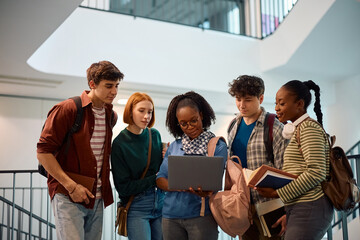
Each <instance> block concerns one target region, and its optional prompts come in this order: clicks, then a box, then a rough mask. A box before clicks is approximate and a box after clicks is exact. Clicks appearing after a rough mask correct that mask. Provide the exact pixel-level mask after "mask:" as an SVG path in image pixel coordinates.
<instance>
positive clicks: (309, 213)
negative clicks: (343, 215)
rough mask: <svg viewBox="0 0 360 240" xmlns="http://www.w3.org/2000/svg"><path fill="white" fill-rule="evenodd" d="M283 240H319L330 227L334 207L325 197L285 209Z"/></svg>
mask: <svg viewBox="0 0 360 240" xmlns="http://www.w3.org/2000/svg"><path fill="white" fill-rule="evenodd" d="M285 211H286V221H287V227H286V232H285V240H320V239H322V237H323V236H324V234H325V233H326V230H327V229H328V228H329V227H330V226H331V221H332V219H333V214H334V207H333V205H332V204H331V203H330V201H329V199H328V198H327V197H326V196H323V197H321V198H319V199H318V200H315V201H311V202H301V203H296V204H293V205H290V206H286V207H285Z"/></svg>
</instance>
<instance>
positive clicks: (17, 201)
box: [0, 170, 55, 240]
mask: <svg viewBox="0 0 360 240" xmlns="http://www.w3.org/2000/svg"><path fill="white" fill-rule="evenodd" d="M33 173H35V174H36V175H39V174H38V173H37V170H8V171H0V179H1V181H0V182H1V186H0V217H1V219H0V220H1V221H0V239H11V240H12V239H14V238H15V239H53V235H54V233H55V231H54V230H55V225H54V224H53V223H51V221H50V218H51V215H50V200H49V197H48V194H47V187H45V186H46V182H45V183H44V184H45V186H44V187H34V185H33V179H34V178H33ZM8 174H11V175H12V177H11V178H7V176H6V175H8ZM19 175H20V176H19ZM26 175H28V177H30V179H28V178H27V177H26ZM17 177H19V178H17ZM24 177H25V178H24ZM28 183H29V186H20V185H24V184H25V185H27V184H28ZM8 186H12V187H8ZM34 203H36V204H34Z"/></svg>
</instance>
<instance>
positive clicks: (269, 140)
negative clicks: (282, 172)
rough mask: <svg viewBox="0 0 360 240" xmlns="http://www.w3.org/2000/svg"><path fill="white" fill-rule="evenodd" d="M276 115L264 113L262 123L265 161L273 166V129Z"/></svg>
mask: <svg viewBox="0 0 360 240" xmlns="http://www.w3.org/2000/svg"><path fill="white" fill-rule="evenodd" d="M275 117H276V115H275V114H273V113H266V115H265V121H264V144H265V149H266V160H267V161H268V162H271V163H272V164H274V151H273V127H274V121H275Z"/></svg>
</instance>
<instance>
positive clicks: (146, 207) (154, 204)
mask: <svg viewBox="0 0 360 240" xmlns="http://www.w3.org/2000/svg"><path fill="white" fill-rule="evenodd" d="M163 202H164V193H163V191H162V190H160V189H155V188H151V189H148V190H146V191H145V192H143V193H140V194H138V195H136V196H135V198H134V201H133V202H132V204H131V205H130V209H129V213H128V218H127V230H128V238H129V240H161V239H162V230H161V217H162V215H161V212H162V206H163Z"/></svg>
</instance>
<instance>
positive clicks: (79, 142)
mask: <svg viewBox="0 0 360 240" xmlns="http://www.w3.org/2000/svg"><path fill="white" fill-rule="evenodd" d="M87 93H88V91H84V92H83V93H82V94H81V96H80V97H81V101H82V107H83V118H82V123H81V128H80V130H79V131H78V132H76V133H74V134H73V135H72V137H71V138H70V139H69V141H70V144H69V150H68V153H67V156H66V157H65V156H64V151H65V146H66V144H63V141H64V138H65V136H66V133H67V132H68V131H69V130H70V128H71V127H72V126H73V124H74V122H75V117H76V113H77V109H76V105H75V102H74V101H73V100H72V99H67V100H65V101H63V102H61V103H59V104H56V105H55V106H54V107H53V108H52V109H51V110H50V111H49V113H48V118H47V119H46V122H45V126H44V129H43V131H42V133H41V136H40V139H39V142H38V143H37V152H38V153H52V154H54V156H55V158H56V159H57V160H58V162H59V164H60V166H61V167H62V169H63V170H64V171H69V172H73V173H78V174H81V175H84V176H88V177H92V178H95V179H97V169H96V167H97V164H96V159H95V156H94V154H93V151H92V149H91V146H90V139H91V136H92V134H93V131H94V125H95V117H94V115H93V112H92V103H91V100H90V98H89V97H88V96H87ZM105 112H106V137H105V143H104V160H103V161H104V162H103V166H102V170H101V173H100V178H101V182H102V186H101V195H102V198H103V200H104V206H105V207H106V206H108V205H110V204H112V203H113V202H114V200H113V195H112V190H111V185H110V180H109V175H110V164H109V158H110V153H111V140H112V127H113V126H111V124H113V125H114V124H115V122H116V121H115V122H114V123H111V113H112V105H105ZM115 120H116V117H115ZM96 183H97V180H96V181H95V184H94V187H93V189H92V194H93V195H94V196H95V195H96ZM59 184H60V183H59V182H58V181H57V180H56V179H55V178H53V177H52V176H51V175H50V176H49V178H48V188H49V195H50V197H51V199H53V197H54V195H55V194H56V193H57V188H58V186H59ZM94 203H95V199H92V198H90V203H89V204H85V203H84V204H83V205H84V206H85V207H87V208H93V207H94Z"/></svg>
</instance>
